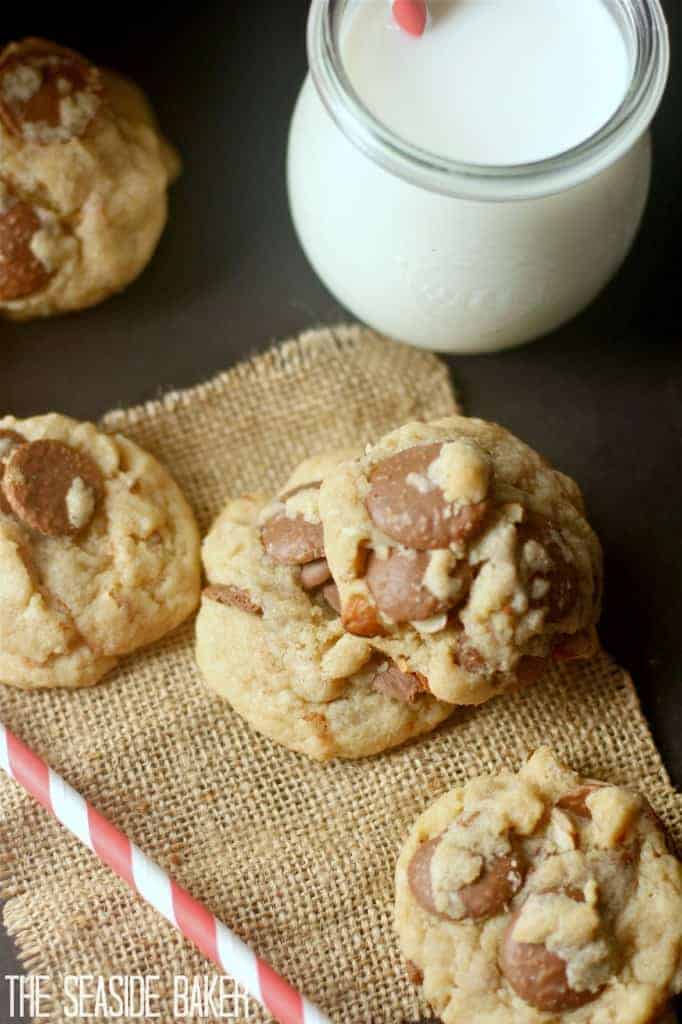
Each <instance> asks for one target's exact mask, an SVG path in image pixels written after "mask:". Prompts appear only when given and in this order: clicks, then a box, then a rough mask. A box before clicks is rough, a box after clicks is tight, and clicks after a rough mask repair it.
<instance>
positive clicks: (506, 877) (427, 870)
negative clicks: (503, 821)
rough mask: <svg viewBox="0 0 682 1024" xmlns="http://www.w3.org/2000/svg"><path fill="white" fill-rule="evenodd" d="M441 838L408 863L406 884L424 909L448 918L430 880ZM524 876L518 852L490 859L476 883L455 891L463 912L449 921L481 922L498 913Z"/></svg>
mask: <svg viewBox="0 0 682 1024" xmlns="http://www.w3.org/2000/svg"><path fill="white" fill-rule="evenodd" d="M441 839H442V835H440V836H436V838H435V839H429V840H428V841H427V842H425V843H423V844H422V845H421V846H420V847H419V849H418V850H417V852H416V853H415V855H414V857H413V858H412V860H411V861H410V865H409V868H408V881H409V884H410V888H411V890H412V894H413V896H414V898H415V899H416V900H417V902H418V903H419V904H421V906H422V907H424V909H425V910H428V911H429V913H431V914H436V915H437V916H438V917H445V918H447V917H449V916H450V915H448V914H445V913H443V912H442V911H439V910H438V909H437V907H436V904H435V901H434V896H433V886H432V881H431V862H432V860H433V855H434V853H435V852H436V849H437V847H438V845H439V844H440V841H441ZM524 873H525V872H524V867H523V859H522V855H521V852H520V849H514V848H512V850H511V852H510V853H509V854H505V855H503V856H499V857H494V858H492V859H491V861H490V862H489V863H488V864H486V865H485V866H484V867H483V870H482V872H481V874H480V876H479V878H477V879H476V881H474V882H470V883H469V884H468V885H464V886H462V887H461V888H460V889H458V890H457V893H456V895H457V896H458V897H459V899H460V900H461V902H462V905H463V908H464V913H463V914H460V915H459V916H457V917H453V918H452V920H457V921H459V920H462V919H463V918H469V919H471V920H483V919H484V918H487V917H492V916H494V915H495V914H499V913H501V912H502V911H504V910H505V909H506V908H507V907H508V906H509V904H510V902H511V900H512V898H513V897H514V896H515V895H516V893H517V892H518V891H519V889H520V888H521V885H522V884H523V878H524Z"/></svg>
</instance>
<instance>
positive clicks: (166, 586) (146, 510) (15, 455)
mask: <svg viewBox="0 0 682 1024" xmlns="http://www.w3.org/2000/svg"><path fill="white" fill-rule="evenodd" d="M0 494H1V496H2V501H1V502H0V681H2V682H3V683H7V684H9V685H13V686H18V687H22V688H25V689H37V688H42V687H79V686H89V685H92V684H93V683H96V682H97V681H98V680H99V679H100V678H101V677H102V676H103V675H105V674H106V673H107V672H109V671H110V670H111V669H112V668H113V667H114V666H115V665H116V663H117V661H118V660H119V658H121V657H122V656H123V655H125V654H128V653H130V652H131V651H134V650H136V649H137V648H139V647H142V646H145V645H147V644H150V643H153V642H154V641H156V640H158V639H159V638H160V637H162V636H164V635H165V634H166V633H168V632H169V631H170V630H172V629H174V628H175V627H176V626H177V625H179V623H180V622H182V621H183V620H184V619H185V618H187V616H188V615H190V614H191V612H192V611H193V610H194V609H195V608H196V605H197V603H198V600H199V591H200V555H199V535H198V530H197V526H196V523H195V520H194V515H193V513H192V511H191V509H190V508H189V505H188V504H187V502H186V500H185V498H184V497H183V495H182V493H181V491H180V489H179V488H178V486H177V484H176V483H175V482H174V480H173V479H172V478H171V476H170V475H169V474H168V472H167V471H166V470H165V469H164V468H163V466H161V465H160V463H158V462H157V461H156V459H154V458H153V457H152V456H151V455H149V454H148V453H147V452H145V451H143V450H142V449H141V448H139V447H138V446H137V445H135V444H133V443H132V442H131V441H128V440H127V439H126V438H125V437H123V436H122V435H119V434H114V435H107V434H103V433H101V432H100V431H99V430H97V429H96V427H94V426H93V425H92V424H91V423H79V422H76V421H75V420H71V419H68V418H67V417H65V416H60V415H57V414H54V413H53V414H50V415H47V416H37V417H34V418H31V419H26V420H17V419H14V418H13V417H5V418H4V419H0Z"/></svg>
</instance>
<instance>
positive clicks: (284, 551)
mask: <svg viewBox="0 0 682 1024" xmlns="http://www.w3.org/2000/svg"><path fill="white" fill-rule="evenodd" d="M320 486H321V481H319V480H313V481H311V482H310V483H308V484H301V485H300V487H294V488H293V489H292V490H290V491H287V492H286V494H283V495H282V497H281V498H280V501H282V502H286V501H287V500H288V499H289V498H293V496H294V495H295V494H299V493H301V491H309V490H319V489H320ZM261 540H262V542H263V547H264V548H265V550H266V551H267V553H268V555H269V556H270V558H272V559H273V561H275V562H279V563H280V565H305V564H306V563H307V562H315V561H317V560H318V559H320V558H324V538H323V532H322V523H309V522H308V521H307V519H305V518H304V517H303V516H302V515H297V516H294V517H293V518H292V517H290V516H288V515H286V513H285V512H277V513H275V515H273V516H271V517H270V518H269V519H268V520H266V522H265V523H264V524H263V528H262V530H261Z"/></svg>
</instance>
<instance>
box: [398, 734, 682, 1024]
mask: <svg viewBox="0 0 682 1024" xmlns="http://www.w3.org/2000/svg"><path fill="white" fill-rule="evenodd" d="M396 926H397V930H398V935H399V939H400V944H401V947H402V951H403V953H404V956H405V957H406V959H407V960H408V961H409V965H410V966H409V971H410V974H411V977H412V978H413V979H416V980H417V981H418V982H419V983H420V984H423V990H424V995H425V997H426V999H427V1000H428V1001H429V1003H430V1004H431V1005H432V1007H433V1008H434V1010H435V1011H436V1012H437V1013H438V1014H439V1016H440V1018H441V1019H442V1021H443V1022H444V1024H470V1022H471V1021H476V1024H563V1022H564V1021H565V1022H566V1024H568V1022H569V1021H570V1024H649V1022H652V1021H654V1020H658V1019H659V1017H660V1016H662V1015H664V1013H665V1011H666V1009H669V1003H670V999H671V997H672V996H673V995H674V994H675V993H677V992H679V991H680V989H681V988H682V865H681V864H680V863H679V861H678V860H677V859H676V858H675V856H674V855H673V854H672V853H671V851H670V850H669V848H668V846H667V844H666V837H665V834H664V832H663V829H662V826H661V824H660V822H659V820H658V819H657V818H656V816H655V814H654V812H653V811H652V809H651V807H650V805H649V804H648V803H647V801H646V800H645V799H644V798H643V797H641V796H639V795H638V794H637V793H634V792H631V791H630V790H627V789H623V788H620V787H618V786H613V785H609V784H607V783H603V782H596V781H594V780H592V779H585V778H581V777H580V776H579V775H578V774H577V773H576V772H574V771H572V770H570V769H569V768H567V767H565V766H564V765H562V764H560V763H559V762H558V761H557V760H556V759H555V757H554V755H553V754H552V753H551V751H550V750H548V749H547V748H541V749H540V750H538V751H537V752H536V753H535V754H534V755H533V757H531V759H530V760H529V761H528V762H527V763H526V764H525V765H524V766H523V767H522V768H521V770H520V771H519V773H518V774H513V773H512V772H509V771H503V772H500V773H499V774H498V775H494V776H484V777H482V778H478V779H474V780H472V781H470V782H468V783H467V784H466V785H464V786H461V787H458V788H456V789H454V790H452V791H451V792H449V793H446V794H445V795H444V796H442V797H441V798H440V799H439V800H437V801H436V802H435V803H434V804H433V805H432V806H431V807H430V808H429V809H428V810H427V811H425V813H424V814H422V815H421V817H420V818H419V819H418V820H417V822H416V824H415V825H414V827H413V828H412V829H411V831H410V834H409V837H408V839H407V841H406V843H405V845H404V847H403V849H402V852H401V854H400V858H399V861H398V866H397V871H396Z"/></svg>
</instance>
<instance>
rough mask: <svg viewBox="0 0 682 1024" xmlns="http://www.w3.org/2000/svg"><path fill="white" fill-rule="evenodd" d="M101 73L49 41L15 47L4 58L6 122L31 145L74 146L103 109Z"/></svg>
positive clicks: (1, 112)
mask: <svg viewBox="0 0 682 1024" xmlns="http://www.w3.org/2000/svg"><path fill="white" fill-rule="evenodd" d="M101 93H102V81H101V76H100V73H99V70H98V69H97V68H96V67H94V66H93V65H92V64H90V63H89V62H88V61H87V60H85V58H83V57H81V56H80V55H79V54H77V53H74V52H73V50H67V49H66V48H65V47H63V46H57V45H56V44H55V43H49V42H47V41H46V40H43V39H25V40H23V41H22V42H20V43H12V44H10V45H9V46H8V47H6V49H5V50H4V52H3V53H2V55H0V119H2V122H3V124H4V125H5V128H6V129H7V130H8V131H9V132H11V134H12V135H16V136H18V137H20V138H23V139H26V140H27V141H29V142H37V143H39V144H48V143H51V142H68V141H69V139H72V138H74V137H76V136H79V135H83V134H84V132H85V131H86V130H87V129H88V127H89V125H90V123H91V122H92V120H93V118H94V117H95V114H96V113H97V110H98V109H99V106H100V102H101Z"/></svg>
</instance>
